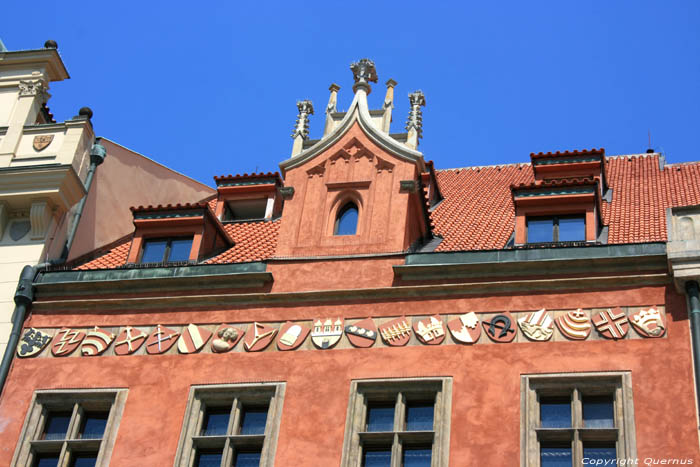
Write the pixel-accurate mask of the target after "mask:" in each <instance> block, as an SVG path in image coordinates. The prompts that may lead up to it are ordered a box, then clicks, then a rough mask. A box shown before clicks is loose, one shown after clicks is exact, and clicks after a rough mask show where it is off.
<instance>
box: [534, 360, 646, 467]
mask: <svg viewBox="0 0 700 467" xmlns="http://www.w3.org/2000/svg"><path fill="white" fill-rule="evenodd" d="M520 381H521V384H520V409H521V410H520V417H521V418H520V446H521V451H520V465H521V466H523V467H539V466H540V449H541V447H542V444H547V443H552V444H553V443H554V442H555V441H556V440H557V439H559V440H560V441H559V442H560V443H563V444H566V443H567V442H569V443H570V446H571V453H572V462H573V464H572V465H582V459H583V448H584V443H585V442H593V443H595V442H603V443H610V442H612V441H613V439H614V444H615V451H616V456H617V458H618V459H628V458H636V457H637V445H636V437H635V429H634V402H633V397H632V376H631V373H630V372H628V371H620V372H596V373H558V374H532V375H521V380H520ZM566 395H570V397H571V399H570V400H571V411H572V413H571V424H572V425H573V426H571V427H565V428H564V427H562V428H541V427H540V423H541V420H540V399H541V398H542V397H543V396H544V397H561V396H566ZM603 395H605V396H612V399H613V421H614V428H586V427H584V425H583V405H582V400H583V397H586V396H588V397H591V396H593V397H596V396H603ZM567 438H568V441H567ZM586 438H587V439H586Z"/></svg>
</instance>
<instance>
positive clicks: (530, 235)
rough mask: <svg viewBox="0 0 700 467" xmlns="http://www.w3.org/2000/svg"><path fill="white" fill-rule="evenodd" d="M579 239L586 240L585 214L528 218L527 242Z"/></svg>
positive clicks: (576, 240)
mask: <svg viewBox="0 0 700 467" xmlns="http://www.w3.org/2000/svg"><path fill="white" fill-rule="evenodd" d="M579 241H580V242H583V241H586V218H585V216H584V215H580V216H579V215H576V216H549V217H528V218H527V243H550V242H579Z"/></svg>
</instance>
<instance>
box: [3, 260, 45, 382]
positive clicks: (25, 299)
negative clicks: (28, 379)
mask: <svg viewBox="0 0 700 467" xmlns="http://www.w3.org/2000/svg"><path fill="white" fill-rule="evenodd" d="M36 271H37V270H36V269H35V268H34V267H33V266H29V265H27V266H25V267H24V268H23V269H22V273H21V274H20V276H19V283H18V284H17V290H16V291H15V311H14V313H13V314H12V332H11V333H10V340H9V341H8V343H7V348H6V349H5V355H3V357H2V363H0V395H2V391H3V389H4V388H5V381H6V380H7V374H8V373H9V372H10V366H11V365H12V359H13V358H14V356H15V352H16V349H17V343H18V342H19V334H20V332H21V331H22V325H23V323H24V318H25V316H26V314H27V310H28V309H29V308H30V307H31V304H32V301H33V300H34V286H33V285H32V282H34V277H35V276H36Z"/></svg>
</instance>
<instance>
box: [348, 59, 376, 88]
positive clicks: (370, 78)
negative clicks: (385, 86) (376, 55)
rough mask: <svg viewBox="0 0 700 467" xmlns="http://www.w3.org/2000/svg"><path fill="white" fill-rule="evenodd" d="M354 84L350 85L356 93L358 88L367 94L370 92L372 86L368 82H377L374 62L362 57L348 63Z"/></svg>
mask: <svg viewBox="0 0 700 467" xmlns="http://www.w3.org/2000/svg"><path fill="white" fill-rule="evenodd" d="M350 69H351V70H352V75H353V78H354V79H355V84H353V86H352V91H353V92H355V93H357V90H358V89H364V90H365V92H366V93H367V94H368V95H369V93H370V92H372V87H371V86H370V85H369V83H376V82H377V70H375V68H374V62H373V61H372V60H370V59H369V58H363V59H361V60H360V61H357V62H354V63H352V64H350Z"/></svg>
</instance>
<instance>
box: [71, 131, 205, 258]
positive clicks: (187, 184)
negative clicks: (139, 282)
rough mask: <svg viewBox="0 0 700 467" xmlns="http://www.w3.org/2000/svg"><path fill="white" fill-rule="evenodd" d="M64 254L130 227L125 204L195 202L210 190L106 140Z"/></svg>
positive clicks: (78, 253) (124, 232)
mask: <svg viewBox="0 0 700 467" xmlns="http://www.w3.org/2000/svg"><path fill="white" fill-rule="evenodd" d="M102 144H103V145H104V147H105V149H107V157H106V158H105V161H104V163H103V164H102V165H100V166H99V167H98V168H97V171H96V172H95V178H94V180H93V184H92V188H91V189H90V193H89V194H88V198H87V201H86V202H85V211H83V215H82V217H81V219H80V226H79V227H78V232H77V234H76V237H75V241H74V242H73V248H72V249H71V252H70V255H69V259H73V258H77V257H79V256H81V255H84V254H86V253H89V252H91V251H93V250H95V249H97V248H100V247H102V246H104V245H107V244H109V243H111V242H113V241H115V240H118V239H120V238H122V237H124V236H125V235H127V234H129V233H130V232H133V231H134V225H133V223H132V220H133V216H132V214H131V211H129V208H130V207H131V206H139V205H143V206H147V205H149V204H152V205H158V204H168V203H170V204H177V203H195V202H198V201H201V200H203V199H205V198H207V197H209V196H211V195H213V194H215V193H216V191H215V190H214V189H212V188H210V187H208V186H206V185H204V184H202V183H200V182H198V181H196V180H193V179H191V178H189V177H186V176H185V175H182V174H180V173H177V172H175V171H174V170H171V169H169V168H167V167H165V166H163V165H160V164H158V163H157V162H155V161H152V160H151V159H149V158H147V157H145V156H142V155H141V154H138V153H136V152H133V151H131V150H129V149H127V148H125V147H123V146H120V145H119V144H117V143H114V142H112V141H109V140H107V139H103V140H102Z"/></svg>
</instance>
